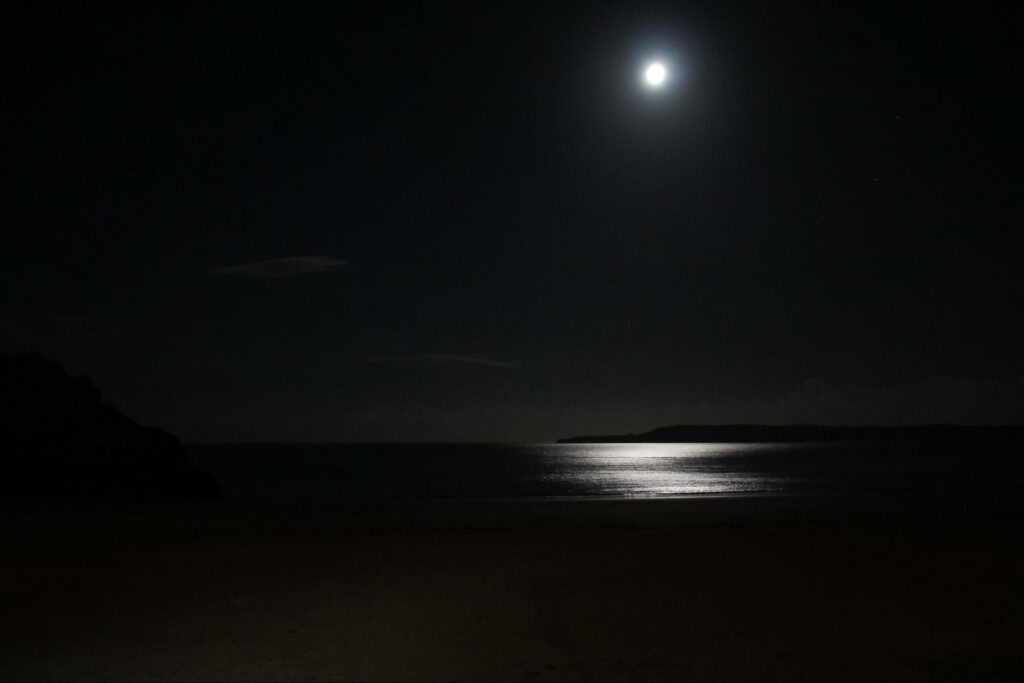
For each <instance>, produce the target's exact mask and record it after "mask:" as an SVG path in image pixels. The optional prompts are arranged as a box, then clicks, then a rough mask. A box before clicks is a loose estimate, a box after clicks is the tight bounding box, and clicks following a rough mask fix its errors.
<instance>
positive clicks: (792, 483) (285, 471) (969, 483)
mask: <svg viewBox="0 0 1024 683" xmlns="http://www.w3.org/2000/svg"><path fill="white" fill-rule="evenodd" d="M188 450H189V454H190V456H191V457H192V458H193V460H194V461H195V462H196V463H197V464H198V465H200V466H201V467H203V468H204V469H206V470H207V471H208V472H210V473H211V474H213V475H214V476H215V477H216V478H217V479H218V480H219V481H220V482H221V484H222V486H223V487H224V490H225V495H226V497H227V499H228V500H275V499H280V500H295V499H303V500H324V501H332V500H336V501H354V500H384V499H452V498H456V499H490V498H519V497H531V496H552V497H554V496H625V497H653V496H679V495H689V494H767V495H785V494H793V493H830V492H836V493H839V492H844V493H847V492H874V491H887V492H892V491H897V492H899V491H908V492H913V491H927V492H930V493H936V492H938V493H943V492H948V493H949V494H950V495H964V494H972V495H987V494H989V493H992V494H996V493H998V494H1000V495H1003V494H1013V495H1015V494H1016V491H1018V490H1019V485H1020V484H1021V483H1022V482H1024V467H1022V457H1021V454H1020V453H1017V452H1013V451H1011V450H1007V449H1006V448H1005V447H1003V446H1000V445H999V444H986V443H971V444H956V445H951V446H946V447H943V446H941V445H936V444H906V443H903V444H853V443H832V444H806V443H803V444H779V443H773V444H750V443H734V444H722V443H714V444H698V443H687V444H525V445H495V444H422V445H417V444H381V445H369V444H367V445H364V444H359V445H351V444H325V445H287V444H264V445H248V444H247V445H239V444H230V445H214V444H202V445H191V446H189V447H188Z"/></svg>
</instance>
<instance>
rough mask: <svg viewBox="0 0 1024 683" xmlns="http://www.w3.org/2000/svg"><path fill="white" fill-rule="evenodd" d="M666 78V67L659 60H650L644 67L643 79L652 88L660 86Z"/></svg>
mask: <svg viewBox="0 0 1024 683" xmlns="http://www.w3.org/2000/svg"><path fill="white" fill-rule="evenodd" d="M666 78H668V69H666V68H665V65H664V64H662V63H661V62H651V63H650V64H648V65H647V68H646V69H644V80H645V81H647V85H649V86H651V87H652V88H660V87H661V86H662V85H664V84H665V79H666Z"/></svg>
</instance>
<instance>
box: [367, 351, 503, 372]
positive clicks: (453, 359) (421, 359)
mask: <svg viewBox="0 0 1024 683" xmlns="http://www.w3.org/2000/svg"><path fill="white" fill-rule="evenodd" d="M349 358H351V359H352V360H356V361H369V362H377V363H456V364H462V365H479V366H481V367H488V368H517V367H520V365H519V363H510V362H508V361H503V360H495V359H493V358H481V357H479V356H462V355H459V354H453V353H422V354H418V355H415V356H397V355H396V356H392V355H387V354H376V353H365V354H364V353H356V354H349Z"/></svg>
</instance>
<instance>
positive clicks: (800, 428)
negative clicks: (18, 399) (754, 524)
mask: <svg viewBox="0 0 1024 683" xmlns="http://www.w3.org/2000/svg"><path fill="white" fill-rule="evenodd" d="M977 439H998V440H1008V441H1013V442H1015V443H1024V425H993V426H989V425H986V426H979V425H950V424H937V425H905V426H882V425H858V426H835V425H814V424H794V425H759V424H730V425H673V426H669V427H658V428H656V429H652V430H651V431H649V432H642V433H640V434H632V433H630V434H597V435H584V436H571V437H568V438H564V439H558V441H557V442H556V443H730V442H764V443H783V442H785V443H792V442H807V441H965V440H977Z"/></svg>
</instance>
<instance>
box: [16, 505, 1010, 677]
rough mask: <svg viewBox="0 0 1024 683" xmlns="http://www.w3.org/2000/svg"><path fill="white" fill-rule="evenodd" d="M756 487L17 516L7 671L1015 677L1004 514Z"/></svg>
mask: <svg viewBox="0 0 1024 683" xmlns="http://www.w3.org/2000/svg"><path fill="white" fill-rule="evenodd" d="M746 504H747V505H748V509H747V510H746V512H745V513H744V515H742V517H743V519H734V518H733V517H732V516H730V515H735V510H736V509H737V507H736V505H737V504H736V503H735V502H732V503H730V501H729V500H726V499H721V500H713V501H689V502H688V501H659V502H656V503H650V502H648V503H640V504H636V505H633V506H632V507H629V506H630V505H631V504H630V503H619V504H604V505H603V506H602V504H601V503H586V504H575V507H573V505H574V504H570V503H564V504H557V505H556V504H548V505H547V506H546V507H545V505H544V504H539V503H538V504H520V505H518V506H515V505H504V506H501V505H496V504H490V505H487V504H478V505H461V506H448V507H444V506H437V505H435V506H418V507H417V506H405V507H402V508H391V509H390V510H388V511H383V512H382V511H381V510H380V509H379V508H352V509H347V510H340V511H338V510H336V511H333V512H330V513H328V512H325V511H321V512H320V513H316V512H314V511H307V512H306V513H304V514H298V513H288V514H285V513H281V512H278V513H274V514H271V513H262V514H260V513H256V512H252V511H250V512H223V511H222V512H219V513H217V512H202V513H199V512H191V513H181V512H178V513H166V512H165V513H159V514H158V513H154V512H149V513H144V514H121V515H105V516H104V515H100V516H97V517H95V518H84V517H78V518H77V520H76V521H75V522H74V523H68V522H66V521H61V520H59V519H57V518H56V517H54V518H52V519H50V520H48V521H45V520H44V521H39V518H37V519H36V520H35V521H34V522H33V523H32V524H31V525H26V524H25V523H24V519H22V520H20V521H18V520H15V521H11V519H7V520H6V521H5V526H4V537H5V543H4V546H3V564H2V569H0V579H2V584H0V588H2V595H0V600H2V602H0V643H2V645H0V679H3V680H470V679H472V680H527V681H534V680H536V681H541V680H625V679H630V680H662V679H672V680H679V679H699V680H708V679H719V680H720V679H787V680H805V679H820V678H825V679H847V680H864V679H894V678H895V679H927V680H955V679H968V678H972V679H974V678H981V679H988V680H992V679H1017V680H1019V679H1021V678H1024V654H1022V653H1024V618H1022V616H1021V615H1022V614H1024V585H1022V582H1024V545H1022V543H1021V539H1022V535H1021V533H1020V529H1019V527H1017V526H1016V525H1005V524H998V523H995V522H992V521H988V522H982V521H975V522H970V523H951V522H948V521H947V522H944V523H938V522H929V523H922V522H906V521H904V522H899V523H894V522H886V521H881V520H878V519H875V520H872V519H869V518H866V517H863V516H862V517H861V518H850V517H848V518H843V519H840V518H836V519H831V520H830V519H828V518H822V517H821V516H818V518H816V519H815V520H814V521H810V522H809V521H802V519H803V517H802V515H801V513H800V512H799V511H792V512H791V514H788V515H778V514H776V515H772V514H767V512H766V514H764V515H759V514H757V505H759V503H756V502H754V503H750V502H747V503H746ZM760 505H762V507H763V508H764V509H765V510H766V511H767V510H768V509H769V508H768V507H767V504H760ZM749 506H753V507H749ZM740 507H742V505H741V506H740ZM772 509H776V508H772Z"/></svg>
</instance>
